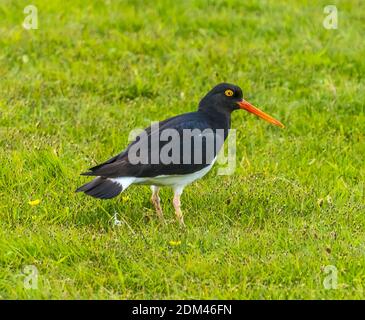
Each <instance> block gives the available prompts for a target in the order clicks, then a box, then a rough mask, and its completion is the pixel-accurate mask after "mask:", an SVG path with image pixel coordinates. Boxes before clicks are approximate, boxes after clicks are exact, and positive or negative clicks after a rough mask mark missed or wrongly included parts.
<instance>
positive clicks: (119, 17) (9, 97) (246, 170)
mask: <svg viewBox="0 0 365 320" xmlns="http://www.w3.org/2000/svg"><path fill="white" fill-rule="evenodd" d="M333 2H334V4H336V5H337V8H338V12H339V26H338V29H337V30H326V29H325V28H323V26H322V21H323V19H324V17H325V14H324V13H323V7H324V6H325V5H327V4H333ZM31 3H33V4H35V5H36V6H37V7H38V14H39V29H38V30H30V31H28V30H25V29H23V28H22V26H21V24H22V22H23V19H24V17H25V15H24V14H23V8H24V7H25V6H26V5H28V4H29V3H28V1H14V0H2V1H1V5H0V34H1V36H0V76H1V80H0V92H1V95H0V115H1V118H0V133H1V135H0V146H1V149H0V199H1V202H0V298H2V299H9V298H10V299H12V298H20V299H26V298H32V299H33V298H51V299H58V298H65V299H74V298H81V299H89V298H96V299H109V298H112V299H119V298H121V299H135V298H144V299H150V298H155V299H162V298H166V299H172V298H202V299H211V298H218V299H220V298H225V299H252V298H255V299H263V298H265V299H277V298H279V299H282V298H289V299H298V298H300V299H302V298H303V299H312V298H314V299H334V298H340V299H350V298H355V299H359V298H363V297H364V285H365V233H364V228H365V181H364V180H365V166H364V155H365V112H364V110H365V108H364V105H365V102H364V101H365V80H364V74H365V59H364V57H365V42H364V32H365V23H364V21H365V4H364V2H363V1H360V0H359V1H356V0H354V1H330V3H328V1H326V0H324V1H318V2H314V1H290V2H289V1H281V2H280V1H241V0H237V1H233V0H232V1H229V0H226V1H208V0H207V1H203V0H195V1H181V2H177V1H167V0H166V1H158V2H156V3H155V2H154V1H101V0H98V1H81V0H74V1H59V0H57V1H43V0H34V1H32V2H31ZM222 81H228V82H231V83H236V84H238V85H240V86H241V87H242V88H243V90H244V93H245V96H246V98H247V100H249V101H251V102H252V103H253V104H255V105H257V106H259V107H260V108H262V109H263V110H265V111H266V112H268V113H269V114H272V115H273V116H275V117H276V118H277V119H279V120H281V121H282V122H283V123H284V124H285V125H286V129H285V130H280V129H278V128H277V127H274V126H270V125H269V124H267V123H265V122H264V121H261V120H258V119H257V118H256V117H254V116H252V115H249V114H247V113H245V112H236V113H235V114H234V115H233V121H232V126H233V128H236V129H237V168H236V171H235V172H234V175H232V176H218V175H217V174H216V173H217V168H215V169H214V170H212V172H211V173H209V175H207V176H206V177H205V178H204V179H202V180H200V181H198V182H196V183H194V184H193V185H191V186H189V187H187V188H186V189H185V193H184V194H183V197H182V201H183V210H184V214H185V222H186V224H187V228H186V229H185V230H182V229H180V228H179V227H178V225H177V224H176V223H175V221H174V213H173V208H172V205H171V197H172V192H171V191H170V190H168V189H166V190H163V191H162V195H161V197H162V205H163V207H164V209H165V215H166V217H167V219H168V222H169V223H168V224H167V225H166V226H161V225H159V223H158V221H157V219H156V217H155V214H154V211H153V210H152V205H151V204H150V202H149V198H150V190H149V188H148V187H131V188H130V189H128V191H126V193H124V194H123V195H122V196H121V197H118V198H116V199H113V200H110V201H100V200H95V199H92V198H90V197H87V196H84V195H82V194H75V193H74V190H75V189H76V187H78V186H79V185H80V184H82V183H84V182H85V181H86V179H85V178H84V177H80V176H79V173H80V172H83V171H85V169H87V168H88V167H90V166H92V165H94V164H97V163H98V162H101V161H104V160H106V159H107V158H109V157H110V156H113V155H115V154H116V153H117V152H120V151H121V150H123V149H124V147H125V146H126V145H127V143H128V141H127V140H128V134H129V132H130V131H131V130H132V129H135V128H138V127H139V128H144V127H145V126H147V125H149V124H150V122H151V121H155V120H162V119H165V118H167V117H169V116H172V115H175V114H178V113H182V112H188V111H192V110H195V109H196V106H197V103H198V101H199V99H200V98H201V97H202V96H203V95H204V94H205V93H206V92H207V91H208V90H209V89H210V88H211V87H212V86H214V85H215V84H217V83H219V82H222ZM35 199H40V200H41V202H40V204H39V205H37V206H33V207H32V206H30V205H29V204H28V202H29V201H31V200H35ZM114 212H117V213H118V216H119V219H121V220H122V225H121V226H120V227H115V226H113V214H114ZM170 241H181V244H180V245H175V246H172V245H171V244H170ZM26 265H35V266H36V267H37V269H38V271H39V283H38V284H39V286H38V289H37V290H31V289H28V290H27V289H25V288H24V286H23V280H24V275H22V270H23V268H24V267H25V266H26ZM328 265H333V266H335V267H336V268H337V270H338V287H337V289H333V290H326V289H325V288H324V286H323V280H324V279H325V277H326V274H325V272H324V268H325V267H326V266H328Z"/></svg>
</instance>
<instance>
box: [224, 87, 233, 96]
mask: <svg viewBox="0 0 365 320" xmlns="http://www.w3.org/2000/svg"><path fill="white" fill-rule="evenodd" d="M224 94H225V95H226V96H227V97H232V96H233V91H232V90H231V89H227V90H226V91H224Z"/></svg>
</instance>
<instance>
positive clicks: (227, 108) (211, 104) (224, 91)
mask: <svg viewBox="0 0 365 320" xmlns="http://www.w3.org/2000/svg"><path fill="white" fill-rule="evenodd" d="M242 98H243V94H242V90H241V88H240V87H238V86H236V85H234V84H230V83H220V84H218V85H216V86H215V87H214V88H213V89H212V90H210V91H209V92H208V93H207V95H206V96H205V97H204V98H203V99H202V100H201V101H200V103H199V110H203V111H205V110H206V111H210V110H215V111H218V112H222V113H231V112H232V111H234V110H237V109H239V106H238V104H237V103H238V102H240V101H242Z"/></svg>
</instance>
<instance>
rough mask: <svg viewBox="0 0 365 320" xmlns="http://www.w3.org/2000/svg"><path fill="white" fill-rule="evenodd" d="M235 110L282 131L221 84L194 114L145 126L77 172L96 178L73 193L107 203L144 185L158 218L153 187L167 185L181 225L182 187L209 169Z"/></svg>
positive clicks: (157, 200) (236, 91) (229, 86)
mask: <svg viewBox="0 0 365 320" xmlns="http://www.w3.org/2000/svg"><path fill="white" fill-rule="evenodd" d="M237 109H244V110H246V111H248V112H251V113H253V114H255V115H257V116H259V117H261V118H262V119H264V120H266V121H268V122H270V123H272V124H274V125H276V126H279V127H282V128H283V127H284V125H283V124H282V123H281V122H279V121H277V120H275V119H274V118H272V117H271V116H269V115H268V114H266V113H264V112H263V111H261V110H259V109H257V108H256V107H254V106H253V105H251V104H250V103H249V102H247V101H245V100H244V99H243V94H242V90H241V88H239V87H238V86H236V85H233V84H229V83H221V84H218V85H217V86H215V87H214V88H213V89H212V90H211V91H209V92H208V94H207V95H206V96H205V97H204V98H203V99H202V100H201V101H200V103H199V108H198V111H196V112H190V113H185V114H182V115H178V116H175V117H172V118H169V119H167V120H164V121H161V122H159V123H156V124H153V125H151V126H150V127H148V128H146V129H145V130H144V131H142V132H141V133H140V134H139V135H138V136H137V137H136V138H135V140H134V141H133V142H132V143H130V144H129V146H128V147H127V148H126V149H125V150H124V151H123V152H121V153H120V154H118V155H116V156H115V157H113V158H111V159H109V160H108V161H106V162H104V163H102V164H99V165H97V166H95V167H93V168H91V169H90V170H89V171H88V172H85V173H83V174H82V175H85V176H96V178H95V179H94V180H92V181H91V182H89V183H87V184H85V185H83V186H81V187H80V188H78V189H77V190H76V191H77V192H80V191H82V192H84V193H86V194H88V195H90V196H92V197H95V198H100V199H110V198H114V197H116V196H117V195H118V194H120V193H121V192H123V191H124V190H126V189H127V188H128V187H129V186H130V185H132V184H144V185H150V186H151V189H152V197H151V200H152V203H153V204H154V206H155V208H156V211H157V214H158V216H159V218H160V219H162V220H163V214H162V209H161V205H160V198H159V188H160V187H161V186H170V187H172V189H173V191H174V198H173V205H174V208H175V213H176V217H177V219H178V221H179V222H180V224H182V225H184V219H183V215H182V212H181V209H180V196H181V194H182V192H183V189H184V188H185V186H186V185H188V184H190V183H192V182H193V181H195V180H197V179H199V178H201V177H203V176H204V175H205V174H206V173H207V172H208V171H209V170H210V169H211V168H212V166H213V164H214V161H215V160H216V156H217V154H218V152H219V150H220V148H221V147H222V145H223V143H224V141H225V140H226V138H227V136H228V133H229V129H230V127H231V113H232V111H234V110H237Z"/></svg>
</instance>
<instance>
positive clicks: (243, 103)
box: [237, 99, 285, 128]
mask: <svg viewBox="0 0 365 320" xmlns="http://www.w3.org/2000/svg"><path fill="white" fill-rule="evenodd" d="M237 104H238V105H239V106H240V109H245V110H246V111H248V112H251V113H253V114H255V115H257V116H258V117H260V118H262V119H264V120H266V121H267V122H270V123H272V124H274V125H276V126H278V127H280V128H285V126H284V125H283V124H282V123H281V122H280V121H278V120H276V119H274V118H273V117H271V116H269V115H268V114H267V113H265V112H263V111H261V110H260V109H257V108H256V107H254V106H253V105H252V104H251V103H249V102H247V101H245V100H243V99H242V100H241V101H239V102H237Z"/></svg>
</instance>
